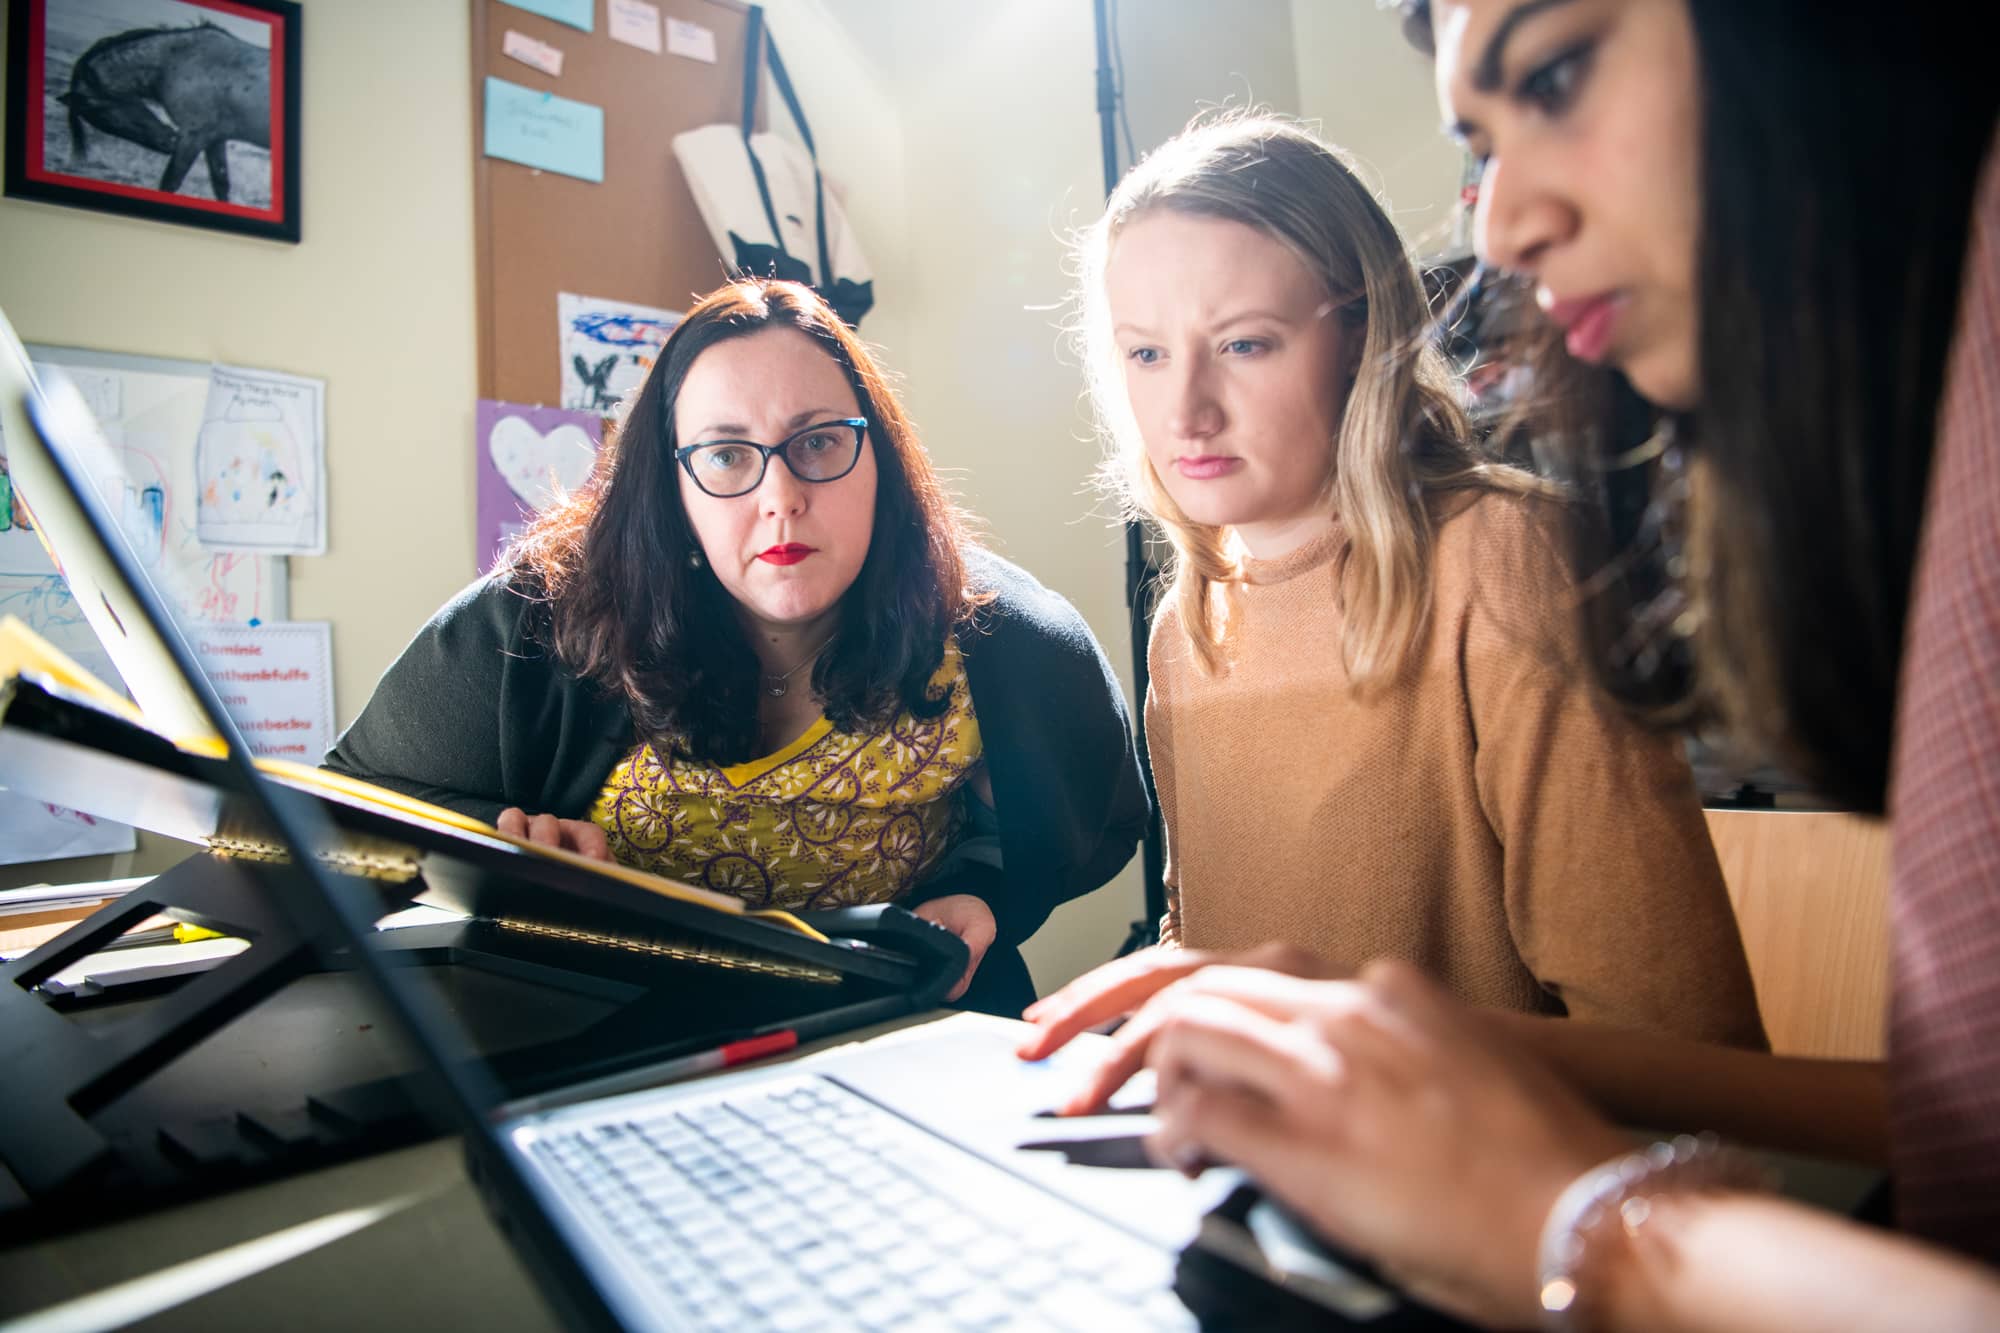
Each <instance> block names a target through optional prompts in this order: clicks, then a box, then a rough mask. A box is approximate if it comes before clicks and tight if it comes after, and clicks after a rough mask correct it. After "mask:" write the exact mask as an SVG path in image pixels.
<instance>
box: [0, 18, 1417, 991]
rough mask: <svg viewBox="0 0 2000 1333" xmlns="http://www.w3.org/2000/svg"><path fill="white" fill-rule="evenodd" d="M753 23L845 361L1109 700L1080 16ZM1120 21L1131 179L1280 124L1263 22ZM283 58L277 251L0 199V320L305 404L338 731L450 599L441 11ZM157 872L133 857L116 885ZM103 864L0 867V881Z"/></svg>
mask: <svg viewBox="0 0 2000 1333" xmlns="http://www.w3.org/2000/svg"><path fill="white" fill-rule="evenodd" d="M768 8H769V10H770V14H771V25H772V30H773V32H775V33H776V34H777V36H778V39H779V41H780V43H781V45H782V49H783V50H784V51H785V52H786V55H787V65H788V67H789V68H790V70H791V72H792V74H793V77H794V80H795V81H796V83H797V84H798V85H799V94H800V97H801V99H802V101H803V102H804V104H805V105H806V107H807V109H808V111H809V112H810V114H811V115H812V117H813V122H814V133H815V138H816V139H817V140H818V141H819V143H820V145H821V147H822V154H823V160H824V162H825V165H826V166H827V168H828V170H829V172H830V173H831V174H832V176H833V177H834V178H835V180H836V183H837V188H838V189H839V190H840V192H841V194H842V197H843V199H844V202H845V206H846V208H847V210H848V213H849V216H850V219H851V220H852V222H853V223H854V225H855V227H856V229H857V231H858V232H859V234H860V235H861V236H862V237H863V238H864V243H865V244H866V246H867V248H868V252H869V255H870V258H871V260H872V262H873V264H874V266H875V270H876V283H877V291H878V301H879V304H878V306H877V308H876V309H875V310H874V311H873V312H872V313H871V314H870V315H869V316H868V317H867V318H866V320H865V321H864V322H863V326H862V332H863V334H864V335H865V336H867V337H868V338H869V339H870V340H871V341H873V342H875V343H876V344H877V345H878V346H879V348H880V349H881V351H882V354H883V356H884V358H885V359H886V360H887V362H888V364H889V366H890V367H891V368H892V369H893V370H895V371H897V372H899V373H900V374H901V375H902V377H903V379H904V382H905V384H906V389H907V397H908V401H909V405H910V407H911V409H912V412H913V414H914V416H915V418H916V420H917V422H918V425H919V426H920V427H921V428H922V430H923V432H924V435H925V438H926V440H927V442H928V443H929V445H930V447H931V449H932V451H933V453H934V454H935V455H936V457H937V459H938V461H939V463H940V465H941V466H942V467H943V468H944V470H945V471H946V474H947V475H948V476H949V477H950V478H951V479H952V480H953V482H954V483H955V484H956V485H957V486H958V488H959V490H960V492H961V494H962V495H963V497H964V499H965V500H966V501H967V503H968V504H969V505H970V507H971V508H972V509H973V510H975V511H976V512H977V513H978V514H979V515H980V516H981V518H982V519H983V520H984V522H985V526H986V530H987V531H988V533H989V534H990V538H991V541H992V544H993V545H994V546H995V547H996V548H997V549H998V550H1000V551H1001V552H1002V553H1003V554H1005V555H1007V556H1009V557H1010V558H1012V559H1014V560H1015V561H1017V562H1019V563H1021V564H1023V565H1025V566H1027V567H1028V568H1029V569H1030V570H1032V571H1033V572H1034V573H1035V574H1036V575H1037V576H1039V577H1040V578H1041V579H1042V580H1043V581H1044V582H1046V583H1048V584H1049V585H1051V586H1052V587H1054V588H1055V589H1057V590H1058V591H1060V592H1062V593H1063V594H1064V595H1065V596H1067V597H1068V598H1069V599H1070V600H1071V601H1072V602H1074V603H1075V604H1076V605H1077V607H1078V608H1079V610H1080V611H1081V612H1082V613H1083V615H1084V616H1085V618H1086V619H1087V620H1088V621H1089V622H1090V624H1091V626H1092V627H1093V628H1094V629H1095V630H1096V632H1097V634H1098V636H1099V638H1100V639H1101V640H1102V641H1103V643H1104V646H1105V650H1106V652H1107V654H1108V655H1109V656H1110V658H1111V660H1112V662H1113V665H1114V666H1115V667H1116V668H1117V669H1118V671H1119V673H1120V675H1121V677H1125V678H1126V679H1127V681H1128V688H1129V671H1130V664H1131V651H1132V648H1131V639H1130V635H1129V633H1128V631H1127V628H1126V619H1125V607H1124V567H1123V561H1124V556H1123V543H1122V537H1121V535H1120V534H1119V533H1118V532H1117V531H1116V530H1115V529H1114V528H1112V527H1110V526H1109V525H1108V524H1106V523H1105V522H1104V521H1103V520H1102V519H1101V518H1098V517H1095V516H1093V512H1092V511H1093V509H1094V508H1095V506H1096V501H1095V498H1094V496H1093V495H1092V494H1091V493H1090V490H1089V485H1088V480H1089V476H1090V473H1091V470H1092V468H1093V466H1094V465H1095V462H1096V459H1097V452H1096V446H1095V444H1094V443H1093V442H1092V441H1091V440H1090V438H1089V430H1088V418H1087V415H1086V413H1085V412H1084V410H1083V406H1082V404H1081V402H1080V400H1079V388H1080V381H1079V378H1078V374H1077V370H1076V367H1075V365H1074V364H1073V361H1072V359H1071V358H1070V357H1069V356H1068V354H1067V352H1066V351H1065V350H1064V349H1063V348H1062V346H1061V343H1062V339H1061V337H1060V336H1059V334H1058V332H1057V325H1058V324H1059V322H1060V320H1061V312H1060V310H1059V309H1058V307H1060V306H1061V304H1062V303H1063V302H1064V300H1065V298H1066V296H1067V289H1068V279H1067V278H1066V277H1065V276H1064V270H1063V264H1064V239H1063V238H1064V236H1065V235H1066V233H1067V232H1068V230H1069V229H1070V228H1071V227H1072V226H1076V225H1080V224H1082V223H1084V222H1087V221H1089V220H1090V219H1091V218H1092V217H1093V216H1095V214H1096V211H1097V209H1098V207H1099V205H1100V203H1101V200H1102V195H1103V180H1102V168H1101V165H1100V159H1099V146H1098V143H1099V141H1098V125H1097V113H1096V105H1095V98H1096V88H1095V74H1094V69H1095V63H1096V60H1095V48H1094V43H1093V35H1092V27H1091V12H1090V6H1089V4H1087V3H1085V2H1084V0H994V3H987V4H978V5H974V4H970V3H963V4H962V3H958V2H957V0H953V2H952V3H937V0H771V3H770V4H769V6H768ZM1120 8H1121V16H1122V18H1123V20H1124V31H1123V34H1122V36H1123V38H1124V49H1125V56H1126V59H1125V81H1126V88H1127V92H1128V95H1129V97H1130V99H1131V120H1132V128H1133V133H1134V135H1135V137H1136V138H1137V139H1138V146H1139V148H1140V151H1141V152H1143V151H1145V150H1146V149H1147V148H1148V147H1150V146H1152V145H1153V144H1154V143H1156V142H1158V141H1159V139H1161V138H1163V137H1165V136H1166V135H1167V134H1169V133H1171V132H1172V131H1173V130H1174V129H1177V128H1178V127H1179V126H1180V125H1182V124H1183V123H1185V122H1186V120H1187V119H1188V118H1189V117H1190V116H1191V115H1193V114H1194V113H1195V112H1196V111H1197V110H1199V109H1201V108H1202V107H1203V106H1205V105H1214V104H1219V103H1224V102H1235V103H1241V102H1246V101H1255V102H1260V103H1263V104H1267V105H1271V106H1274V107H1276V108H1277V109H1279V110H1285V111H1295V112H1296V111H1300V110H1304V109H1306V108H1305V107H1304V106H1303V105H1302V103H1303V96H1302V94H1303V91H1304V88H1305V81H1304V78H1303V66H1302V65H1300V64H1297V63H1295V62H1294V61H1293V59H1292V57H1291V54H1290V51H1291V29H1292V26H1293V24H1294V23H1295V22H1296V19H1297V16H1296V13H1295V12H1294V7H1293V6H1290V5H1288V3H1287V0H1243V3H1238V4H1228V5H1225V4H1220V3H1211V2H1210V0H1122V3H1121V6H1120ZM1369 17H1370V18H1371V19H1375V18H1376V17H1377V16H1375V15H1373V13H1372V11H1370V13H1369ZM1141 20H1143V22H1142V21H1141ZM385 33H393V34H394V40H393V41H392V40H385V39H384V34H385ZM305 35H306V49H305V66H306V68H305V80H304V87H305V97H306V101H305V108H304V118H303V119H304V135H305V143H304V157H305V161H304V167H305V182H304V199H305V237H306V239H305V240H304V242H303V243H302V244H300V245H298V246H285V245H278V244H273V243H268V242H260V241H251V240H245V239H239V238H235V237H227V236H223V235H221V234H216V233H206V232H200V231H194V230H189V229H185V228H177V227H169V226H163V225H159V224H153V223H144V222H137V221H128V220H124V219H118V218H109V217H102V216H97V215H93V214H89V213H85V212H81V211H78V210H74V209H64V208H56V207H53V206H49V205H40V204H30V203H22V202H19V201H15V200H0V256H4V261H0V307H4V308H5V309H6V310H7V312H8V314H9V316H10V317H11V318H12V319H13V321H14V322H15V324H16V325H17V327H18V328H19V329H20V330H21V332H22V334H23V336H25V337H27V338H29V339H31V340H34V341H40V342H49V343H58V344H69V345H75V346H83V347H97V348H103V349H106V350H111V351H122V352H136V353H145V354H151V355H158V356H172V357H185V358H190V359H206V358H215V359H218V360H225V361H232V362H239V363H243V364H248V365H254V366H270V367H274V368H278V369H283V370H289V371H295V372H298V373H301V374H307V375H315V376H320V377H323V378H325V379H326V380H327V383H328V391H327V429H328V472H329V476H330V480H331V486H332V494H331V497H330V524H331V526H330V533H329V546H328V553H327V554H326V555H325V556H324V557H320V558H317V559H299V560H295V561H293V562H292V611H293V614H294V615H295V616H296V617H298V618H300V619H326V620H331V621H332V622H333V624H334V654H335V688H336V701H337V704H338V708H339V712H340V714H341V716H342V718H343V719H345V718H348V717H351V716H353V714H354V713H355V711H356V710H358V709H359V708H360V706H361V705H362V703H363V702H365V700H366V698H367V694H368V691H369V690H370V688H371V687H372V685H373V683H374V681H375V678H376V676H377V675H378V674H379V673H380V671H381V670H382V668H383V667H384V666H386V665H387V664H388V662H389V660H390V659H391V658H392V657H393V656H394V654H395V653H396V652H397V651H398V650H399V649H400V648H401V646H402V644H403V643H404V642H405V641H406V640H407V638H408V637H409V635H410V634H411V633H412V632H413V631H414V630H415V629H416V627H417V626H418V625H419V624H421V623H422V621H423V620H424V618H425V617H426V616H428V615H429V614H430V612H431V611H432V610H434V609H435V608H436V606H437V605H438V604H439V603H440V602H442V601H443V600H444V599H445V598H446V597H447V596H448V595H450V593H451V592H452V591H454V590H455V589H456V588H458V587H459V586H461V585H462V584H463V583H464V582H465V581H466V580H467V579H468V578H469V577H470V576H471V574H472V561H471V556H470V551H471V543H472V535H471V529H472V501H471V494H470V475H471V468H470V458H469V449H468V443H469V439H470V435H471V429H472V407H473V400H474V397H475V395H476V392H477V387H476V380H475V367H474V345H473V344H474V340H473V328H474V326H473V320H474V318H475V311H474V296H473V272H472V251H471V237H472V197H471V170H470V161H469V154H470V152H471V151H472V149H471V145H472V140H473V130H472V124H471V111H470V108H471V98H470V95H469V92H468V89H467V78H468V73H467V69H468V65H467V43H468V40H469V38H468V18H467V5H466V4H465V3H464V0H342V3H338V4H331V3H322V4H309V5H308V13H307V22H306V25H305ZM390 475H393V477H394V478H395V480H394V482H393V483H391V482H387V481H385V480H384V478H385V477H387V476H390ZM147 841H148V842H149V843H150V842H151V840H150V839H149V840H147ZM177 854H178V848H177V847H176V846H175V845H174V844H166V843H163V844H159V845H158V846H157V847H154V848H152V849H150V850H149V849H145V848H142V852H141V854H140V856H139V858H138V861H137V869H139V870H147V869H155V868H158V867H159V866H162V865H165V864H169V863H170V862H171V860H172V858H173V857H174V856H175V855H177ZM118 862H119V863H116V864H113V863H111V859H110V858H87V859H82V860H78V861H73V862H61V863H54V864H52V865H49V866H46V867H32V866H31V867H14V868H0V884H8V883H25V882H32V881H33V880H35V879H38V878H43V877H46V876H54V877H58V878H65V879H74V878H84V877H87V876H91V875H99V874H117V873H126V864H127V863H126V862H125V859H124V858H119V859H118ZM1139 915H1141V895H1140V891H1139V875H1138V870H1137V862H1136V858H1135V862H1134V865H1133V867H1131V868H1129V869H1128V870H1127V871H1126V872H1125V873H1124V874H1123V875H1122V876H1121V877H1120V878H1119V879H1118V880H1116V881H1115V882H1114V883H1113V884H1112V885H1110V886H1108V887H1107V888H1106V889H1105V890H1103V891H1101V892H1099V893H1097V894H1094V895H1092V896H1090V897H1089V898H1087V899H1084V900H1082V901H1080V902H1077V903H1075V904H1072V905H1070V906H1068V907H1066V908H1064V909H1062V910H1061V911H1060V912H1058V913H1057V915H1056V917H1055V919H1054V920H1052V921H1051V923H1050V925H1049V926H1048V927H1047V928H1046V929H1044V930H1043V931H1042V933H1041V934H1039V935H1038V936H1036V938H1035V939H1034V940H1033V941H1031V943H1030V947H1029V950H1028V954H1029V962H1030V966H1031V967H1032V969H1033V970H1034V973H1035V976H1036V979H1037V980H1038V982H1040V983H1041V984H1042V985H1043V986H1044V987H1047V986H1050V985H1054V984H1057V983H1060V982H1061V981H1063V980H1065V979H1067V978H1068V977H1070V976H1072V975H1074V974H1075V973H1077V972H1079V971H1081V970H1083V969H1084V968H1086V967H1089V966H1091V965H1092V964H1094V963H1096V962H1099V961H1102V960H1103V959H1104V958H1107V957H1109V956H1110V954H1111V953H1112V952H1113V951H1114V950H1115V949H1116V947H1117V946H1118V944H1119V942H1120V941H1121V940H1122V939H1123V938H1124V935H1125V930H1126V927H1127V926H1128V925H1129V923H1130V922H1131V921H1132V920H1134V919H1135V918H1137V917H1138V916H1139Z"/></svg>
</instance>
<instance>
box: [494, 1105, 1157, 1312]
mask: <svg viewBox="0 0 2000 1333" xmlns="http://www.w3.org/2000/svg"><path fill="white" fill-rule="evenodd" d="M531 1152H533V1153H534V1154H535V1155H536V1156H537V1157H538V1158H539V1159H540V1160H541V1162H542V1163H543V1164H544V1165H545V1166H546V1167H548V1168H550V1169H551V1170H552V1171H553V1173H554V1174H555V1175H557V1176H558V1177H561V1178H564V1179H566V1180H567V1181H568V1183H569V1184H570V1185H571V1187H572V1188H573V1190H574V1191H575V1192H576V1193H578V1194H580V1195H581V1196H582V1197H583V1198H586V1199H588V1200H589V1201H590V1210H589V1211H592V1212H594V1213H595V1215H596V1218H597V1221H598V1223H599V1225H600V1226H601V1227H603V1228H604V1229H606V1230H607V1231H608V1232H609V1233H610V1235H612V1236H614V1237H615V1238H616V1240H617V1244H618V1248H619V1249H620V1250H621V1251H622V1252H623V1254H624V1256H625V1258H626V1260H627V1261H628V1268H631V1267H636V1268H637V1269H638V1270H639V1271H641V1272H643V1273H645V1274H646V1275H647V1277H648V1278H649V1279H650V1280H651V1284H652V1285H653V1286H654V1287H655V1288H656V1289H657V1290H658V1293H659V1295H660V1296H661V1297H662V1304H663V1305H669V1306H673V1307H679V1309H680V1312H681V1313H680V1315H679V1317H678V1318H676V1319H674V1320H672V1321H669V1322H671V1323H673V1324H674V1325H676V1326H679V1325H681V1324H682V1323H683V1322H692V1323H693V1324H695V1325H696V1326H699V1327H703V1328H727V1329H744V1328H769V1329H777V1330H785V1331H786V1333H806V1331H807V1330H816V1329H850V1328H855V1329H936V1328H964V1329H982V1330H999V1329H1031V1328H1032V1329H1079V1330H1083V1329H1088V1330H1093V1331H1094V1330H1102V1329H1126V1328H1133V1329H1149V1328H1162V1329H1191V1328H1193V1327H1195V1319H1194V1316H1193V1315H1192V1314H1191V1313H1190V1312H1189V1311H1188V1310H1187V1309H1186V1308H1185V1307H1184V1306H1183V1305H1182V1304H1181V1303H1180V1301H1179V1300H1178V1299H1176V1298H1175V1297H1174V1295H1173V1294H1172V1292H1171V1290H1170V1288H1171V1286H1172V1283H1173V1267H1174V1261H1173V1258H1172V1256H1171V1255H1169V1254H1167V1253H1165V1252H1164V1251H1162V1250H1160V1249H1158V1248H1156V1247H1154V1246H1150V1245H1147V1244H1145V1243H1143V1242H1141V1241H1139V1240H1137V1239H1135V1238H1133V1237H1131V1236H1128V1235H1126V1234H1125V1233H1124V1232H1122V1231H1120V1230H1118V1229H1117V1228H1116V1227H1113V1226H1111V1225H1110V1224H1109V1223H1106V1222H1104V1221H1101V1220H1100V1219H1097V1218H1094V1217H1091V1216H1090V1215H1088V1214H1086V1213H1084V1212H1082V1211H1081V1210H1079V1209H1077V1208H1075V1207H1073V1206H1071V1205H1069V1204H1066V1203H1064V1202H1062V1201H1061V1200H1059V1199H1056V1198H1053V1197H1052V1196H1050V1195H1048V1194H1046V1193H1045V1192H1043V1191H1041V1190H1039V1189H1036V1188H1035V1187H1034V1186H1032V1185H1029V1184H1027V1183H1026V1182H1024V1181H1022V1180H1020V1179H1018V1178H1016V1177H1015V1176H1012V1175H1010V1174H1009V1173H1007V1172H1005V1171H1002V1170H1000V1169H999V1168H998V1167H996V1166H994V1165H993V1164H992V1163H990V1162H987V1161H985V1160H984V1159H982V1158H980V1157H977V1156H976V1155H974V1154H972V1153H970V1152H967V1151H963V1150H960V1149H957V1148H954V1147H952V1146H951V1145H949V1144H946V1143H944V1142H942V1141H940V1140H939V1139H937V1138H936V1137H935V1136H933V1135H931V1134H927V1133H925V1132H924V1131H923V1130H921V1129H918V1128H917V1127H916V1126H914V1125H911V1124H909V1123H908V1122H906V1121H904V1120H902V1119H900V1118H899V1117H897V1116H895V1115H893V1114H891V1113H890V1112H888V1111H885V1110H883V1109H882V1108H881V1107H879V1106H876V1105H875V1104H874V1103H872V1102H869V1101H867V1100H865V1099H863V1098H861V1097H858V1096H856V1095H855V1094H853V1093H851V1092H849V1091H847V1090H846V1089H845V1088H843V1087H841V1086H840V1085H839V1084H837V1083H833V1082H831V1081H829V1080H826V1079H823V1078H817V1077H811V1076H807V1077H801V1078H798V1079H785V1080H780V1081H774V1082H760V1083H757V1084H755V1085H754V1086H751V1087H749V1088H745V1089H741V1090H739V1091H736V1092H734V1093H731V1094H726V1095H718V1096H716V1097H713V1098H689V1099H676V1100H674V1101H672V1102H671V1103H669V1104H667V1105H666V1106H663V1107H662V1108H660V1109H659V1110H657V1111H641V1112H639V1113H637V1114H633V1115H630V1116H628V1117H624V1118H621V1119H618V1120H616V1121H606V1122H600V1123H596V1124H587V1125H584V1126H582V1127H580V1128H567V1127H563V1126H561V1125H552V1126H548V1127H546V1128H545V1129H543V1130H542V1131H541V1132H540V1133H539V1134H538V1135H537V1137H536V1138H535V1139H534V1140H533V1141H532V1147H531Z"/></svg>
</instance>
